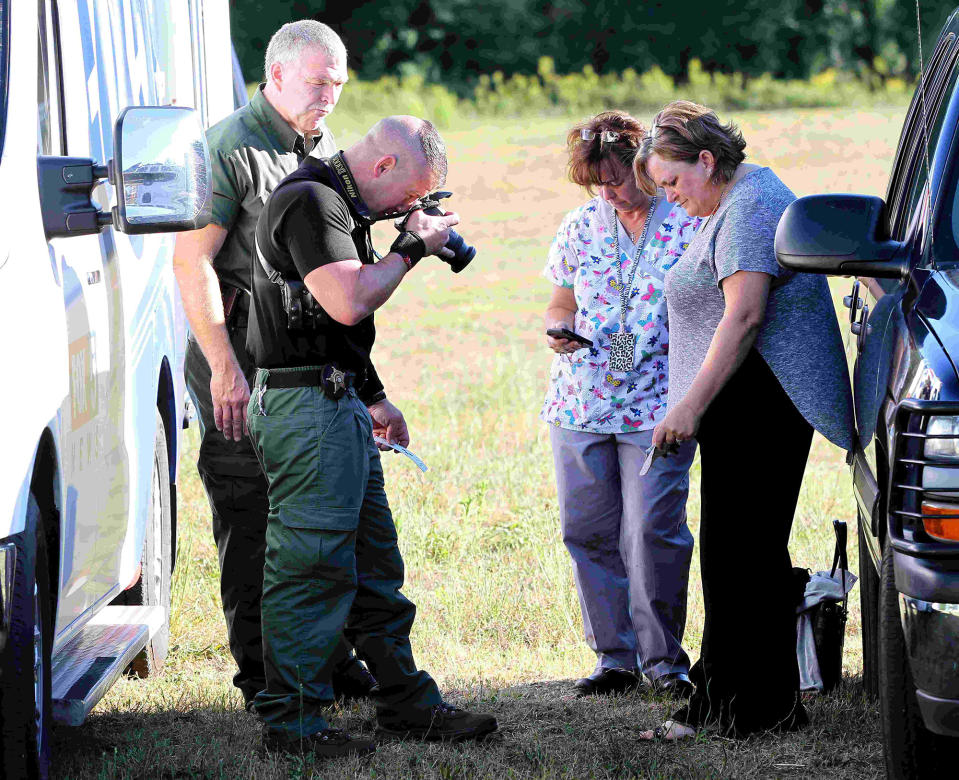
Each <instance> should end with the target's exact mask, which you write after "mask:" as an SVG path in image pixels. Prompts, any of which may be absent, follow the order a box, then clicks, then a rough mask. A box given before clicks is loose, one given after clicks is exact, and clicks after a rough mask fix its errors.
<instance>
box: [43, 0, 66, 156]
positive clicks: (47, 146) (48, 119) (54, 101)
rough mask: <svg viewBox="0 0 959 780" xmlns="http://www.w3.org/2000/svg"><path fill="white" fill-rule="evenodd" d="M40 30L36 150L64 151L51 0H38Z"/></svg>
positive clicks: (46, 152) (60, 152)
mask: <svg viewBox="0 0 959 780" xmlns="http://www.w3.org/2000/svg"><path fill="white" fill-rule="evenodd" d="M38 13H39V15H38V18H37V21H38V24H37V30H38V33H39V36H40V41H39V44H40V45H39V47H38V56H39V63H38V68H37V153H38V154H57V155H59V154H64V152H65V144H64V140H63V127H62V118H63V103H62V100H61V92H60V75H59V65H58V62H59V56H58V48H59V47H58V46H57V40H56V35H55V34H54V29H55V26H54V17H55V14H56V6H55V4H54V3H53V2H52V0H39V7H38Z"/></svg>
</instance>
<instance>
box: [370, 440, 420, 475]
mask: <svg viewBox="0 0 959 780" xmlns="http://www.w3.org/2000/svg"><path fill="white" fill-rule="evenodd" d="M373 441H375V442H376V443H377V444H385V445H386V446H387V447H392V448H393V449H394V450H396V451H397V452H400V453H402V454H403V455H405V456H406V457H407V458H409V459H410V460H411V461H413V462H414V463H415V464H416V466H417V468H419V470H420V471H426V470H427V469H426V464H425V463H424V462H423V461H422V460H420V459H419V458H418V457H417V456H416V455H414V454H413V453H412V452H410V451H409V450H408V449H406V447H402V446H400V445H399V444H394V443H393V442H391V441H387V440H386V439H384V438H383V437H382V436H374V437H373Z"/></svg>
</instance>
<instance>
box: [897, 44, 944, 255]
mask: <svg viewBox="0 0 959 780" xmlns="http://www.w3.org/2000/svg"><path fill="white" fill-rule="evenodd" d="M957 61H959V41H957V40H956V36H955V35H954V34H950V35H948V36H946V37H945V38H943V39H942V40H941V41H940V42H939V46H938V47H937V48H936V51H935V53H934V54H933V56H932V59H931V60H930V61H929V67H928V69H927V70H926V77H925V78H923V82H922V87H921V88H922V90H923V92H924V93H925V107H923V102H922V101H921V100H920V96H921V93H920V91H919V90H916V95H915V97H914V98H913V101H912V105H911V106H910V107H909V113H908V114H907V115H906V122H905V124H904V126H903V132H902V138H901V139H900V141H899V149H898V150H897V152H896V162H895V165H894V167H893V174H892V178H891V179H890V182H889V192H888V194H887V196H886V204H887V208H888V211H887V213H888V220H889V222H888V228H889V235H890V237H891V238H894V239H895V240H897V241H901V240H902V239H903V238H904V237H905V232H906V228H907V227H908V226H909V223H910V222H911V220H912V216H913V215H914V214H915V212H916V207H917V206H918V205H919V201H920V199H921V197H922V194H923V192H924V190H925V186H926V178H927V177H926V148H927V147H926V136H925V133H924V132H923V113H924V112H925V115H926V116H928V142H929V145H928V149H929V155H930V157H931V156H932V155H933V154H934V153H935V151H936V144H937V142H938V140H939V135H940V134H941V132H942V125H943V122H944V120H945V118H946V114H947V112H948V108H949V103H950V101H949V100H944V98H945V97H946V96H951V95H952V93H953V91H954V90H955V87H956V79H957V77H959V69H957ZM930 162H931V159H930Z"/></svg>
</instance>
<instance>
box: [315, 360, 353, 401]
mask: <svg viewBox="0 0 959 780" xmlns="http://www.w3.org/2000/svg"><path fill="white" fill-rule="evenodd" d="M320 378H321V379H322V380H323V392H325V393H326V394H327V396H329V397H330V398H332V399H333V400H334V401H336V400H339V399H340V398H342V397H343V395H344V394H345V393H346V389H347V373H346V371H342V370H341V369H339V368H337V367H336V366H334V365H331V364H328V365H326V366H324V367H323V372H322V373H321V374H320Z"/></svg>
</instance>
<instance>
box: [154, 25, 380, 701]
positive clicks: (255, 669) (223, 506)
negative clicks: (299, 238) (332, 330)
mask: <svg viewBox="0 0 959 780" xmlns="http://www.w3.org/2000/svg"><path fill="white" fill-rule="evenodd" d="M265 67H266V83H265V84H261V85H260V86H259V87H258V88H257V90H256V91H255V92H254V94H253V97H252V99H251V100H250V102H249V104H248V105H246V106H244V107H243V108H241V109H239V110H238V111H235V112H234V113H233V114H231V115H230V116H228V117H226V118H225V119H223V120H222V121H220V122H218V123H217V124H216V125H214V126H213V127H212V128H210V130H209V132H208V133H207V141H208V143H209V147H210V156H211V158H212V163H213V220H212V222H211V223H210V224H209V225H208V226H207V227H205V228H203V229H202V230H194V231H190V232H187V233H181V234H180V235H179V236H178V237H177V244H176V251H175V252H174V257H173V265H174V271H175V273H176V277H177V282H178V283H179V285H180V291H181V293H182V296H183V306H184V310H185V312H186V315H187V317H188V319H189V322H190V330H191V333H190V340H189V343H188V346H187V354H186V366H185V374H186V382H187V387H188V389H189V391H190V395H191V397H192V398H193V401H194V404H195V406H196V410H197V417H198V418H199V422H200V437H201V438H200V452H199V455H198V457H197V470H198V471H199V473H200V478H201V479H202V481H203V487H204V488H205V490H206V494H207V497H208V498H209V500H210V509H211V510H212V514H213V537H214V539H215V540H216V546H217V552H218V554H219V563H220V595H221V598H222V601H223V613H224V616H225V617H226V626H227V634H228V637H229V642H230V652H231V653H232V654H233V658H234V659H235V660H236V665H237V671H236V674H235V675H234V677H233V684H234V685H235V686H236V687H237V688H239V689H240V691H241V693H242V694H243V699H244V701H245V703H246V706H247V708H249V707H250V706H251V703H252V701H253V697H254V696H255V695H256V694H257V692H258V691H260V690H262V688H263V685H264V672H263V649H262V635H261V631H260V595H261V593H262V589H263V553H264V549H265V546H266V542H265V534H266V514H267V510H268V504H267V497H266V480H265V479H264V478H263V474H262V471H261V469H260V465H259V463H257V460H256V456H255V455H254V453H253V448H252V447H251V446H250V441H249V439H248V438H247V436H246V419H245V415H246V405H247V402H248V401H249V400H250V390H249V385H250V384H252V382H253V371H254V369H255V366H254V365H253V363H252V361H251V359H250V357H249V355H247V353H246V348H245V344H246V329H247V311H248V308H249V297H248V295H247V292H248V291H249V289H250V257H251V255H252V253H253V232H254V230H255V229H256V221H257V219H258V218H259V216H260V211H261V210H262V209H263V204H264V202H265V201H266V198H267V196H269V194H270V193H271V192H272V191H273V188H274V187H275V186H276V185H277V184H279V182H280V181H281V180H282V179H283V178H284V177H286V176H288V175H289V174H291V173H292V172H293V171H295V170H296V169H297V168H298V167H299V164H300V162H301V161H302V160H303V158H304V157H306V156H307V154H311V155H313V156H317V157H328V156H329V155H331V154H334V153H335V152H336V149H337V147H336V143H335V142H334V140H333V134H332V133H331V132H330V131H329V128H327V127H326V124H325V118H326V117H327V116H328V115H329V114H330V113H331V112H332V111H333V109H334V107H335V106H336V103H337V100H338V99H339V96H340V92H341V90H342V89H343V85H344V83H345V82H346V81H347V69H346V47H345V46H344V45H343V42H342V41H341V40H340V38H339V36H337V34H336V33H335V32H333V30H331V29H330V28H329V27H327V26H326V25H325V24H322V23H321V22H316V21H313V20H311V19H304V20H300V21H297V22H290V23H289V24H285V25H283V26H282V27H281V28H280V29H279V30H277V32H276V33H275V34H274V35H273V37H272V38H271V39H270V44H269V46H268V47H267V50H266V58H265ZM221 295H222V303H221ZM221 432H222V433H221ZM339 658H340V659H341V660H340V661H339V663H338V668H337V671H336V672H335V673H334V678H333V679H334V687H335V688H336V692H337V695H338V696H340V697H343V698H350V697H354V696H363V695H366V694H367V693H368V692H369V690H370V688H371V687H372V685H373V684H374V681H373V679H372V678H371V677H370V674H369V672H368V671H366V669H365V668H364V667H363V666H362V664H360V663H359V662H358V661H357V660H356V657H355V656H353V655H352V652H351V649H350V647H349V646H348V645H346V644H344V645H343V646H342V647H341V648H340V653H339Z"/></svg>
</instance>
